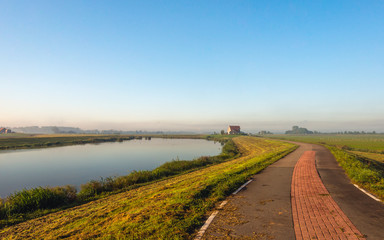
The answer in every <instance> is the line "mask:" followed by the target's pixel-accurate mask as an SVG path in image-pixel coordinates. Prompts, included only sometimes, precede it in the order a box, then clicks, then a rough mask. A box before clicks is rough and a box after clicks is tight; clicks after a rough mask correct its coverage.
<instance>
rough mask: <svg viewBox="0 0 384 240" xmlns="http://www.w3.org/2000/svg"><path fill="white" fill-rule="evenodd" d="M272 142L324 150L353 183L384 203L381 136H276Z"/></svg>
mask: <svg viewBox="0 0 384 240" xmlns="http://www.w3.org/2000/svg"><path fill="white" fill-rule="evenodd" d="M270 137H272V138H279V139H286V140H291V141H298V142H308V143H317V144H322V145H324V146H326V147H327V148H328V149H329V150H330V151H331V152H332V154H333V155H334V156H335V158H336V160H337V161H338V163H339V164H340V166H341V167H342V168H343V169H344V170H345V172H346V174H347V175H348V176H349V178H350V179H351V180H352V182H354V183H356V184H358V185H359V186H360V187H363V188H365V189H367V190H368V191H370V192H371V193H373V194H375V195H376V196H378V197H379V198H380V199H381V200H384V161H383V160H384V135H383V134H366V135H365V134H364V135H349V134H345V135H344V134H343V135H330V134H329V135H328V134H326V135H325V134H319V135H275V136H270Z"/></svg>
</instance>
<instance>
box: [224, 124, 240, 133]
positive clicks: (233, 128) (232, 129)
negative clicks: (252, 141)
mask: <svg viewBox="0 0 384 240" xmlns="http://www.w3.org/2000/svg"><path fill="white" fill-rule="evenodd" d="M227 133H228V134H240V126H228V130H227Z"/></svg>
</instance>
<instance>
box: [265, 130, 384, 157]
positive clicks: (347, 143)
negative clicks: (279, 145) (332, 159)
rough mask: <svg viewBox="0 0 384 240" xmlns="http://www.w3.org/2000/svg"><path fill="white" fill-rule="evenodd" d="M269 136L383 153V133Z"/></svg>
mask: <svg viewBox="0 0 384 240" xmlns="http://www.w3.org/2000/svg"><path fill="white" fill-rule="evenodd" d="M268 137H271V138H279V139H287V140H292V141H301V142H311V143H326V144H329V145H334V146H336V147H339V148H344V149H346V150H354V151H360V152H375V153H384V134H356V135H353V134H340V135H338V134H329V135H328V134H311V135H285V134H281V135H280V134H279V135H268Z"/></svg>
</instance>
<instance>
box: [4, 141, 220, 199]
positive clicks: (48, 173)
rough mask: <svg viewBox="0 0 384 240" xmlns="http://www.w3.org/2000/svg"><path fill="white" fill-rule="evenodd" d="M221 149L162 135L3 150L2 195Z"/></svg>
mask: <svg viewBox="0 0 384 240" xmlns="http://www.w3.org/2000/svg"><path fill="white" fill-rule="evenodd" d="M220 152H221V145H220V143H214V142H211V141H206V140H201V139H160V138H152V140H150V141H148V140H131V141H125V142H114V143H101V144H86V145H76V146H67V147H57V148H45V149H31V150H13V151H0V197H3V198H4V197H6V196H7V195H9V194H10V193H12V192H14V191H16V190H21V189H23V188H31V187H37V186H48V185H49V186H60V185H66V184H71V185H75V186H79V185H80V184H82V183H86V182H88V181H90V180H92V179H99V178H100V177H108V176H119V175H125V174H127V173H129V172H131V171H132V170H151V169H154V168H156V167H158V166H159V165H161V164H162V163H164V162H168V161H171V160H172V159H177V158H179V159H183V160H192V159H194V158H197V157H200V156H207V155H210V156H213V155H218V154H219V153H220Z"/></svg>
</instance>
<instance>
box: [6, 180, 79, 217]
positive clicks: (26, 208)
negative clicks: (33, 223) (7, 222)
mask: <svg viewBox="0 0 384 240" xmlns="http://www.w3.org/2000/svg"><path fill="white" fill-rule="evenodd" d="M75 199H76V189H75V188H74V187H72V186H65V187H55V188H42V187H38V188H32V189H29V190H27V189H24V190H22V191H19V192H15V193H14V194H11V195H10V196H9V197H8V198H7V199H6V201H5V204H4V207H3V208H4V209H5V211H6V212H7V213H8V215H12V214H18V213H28V212H33V211H36V210H42V209H52V208H56V207H59V206H62V205H66V204H69V203H71V202H73V201H74V200H75Z"/></svg>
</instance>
